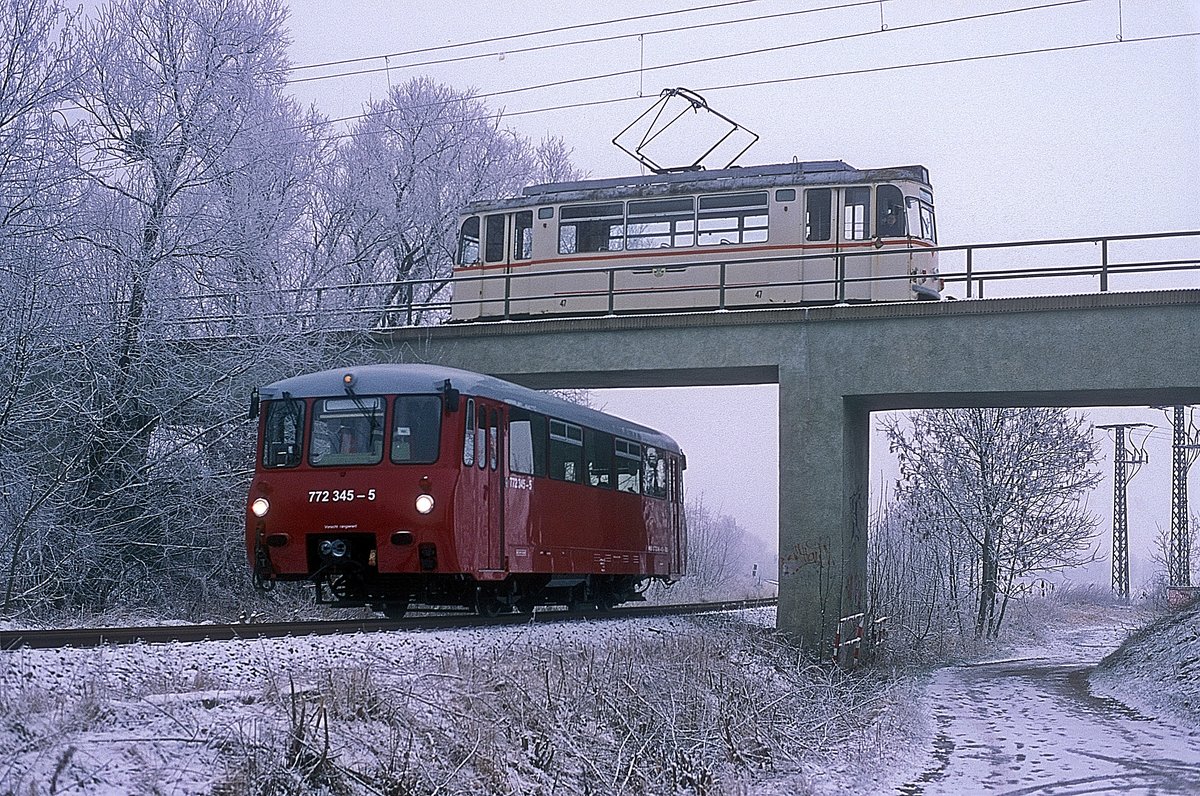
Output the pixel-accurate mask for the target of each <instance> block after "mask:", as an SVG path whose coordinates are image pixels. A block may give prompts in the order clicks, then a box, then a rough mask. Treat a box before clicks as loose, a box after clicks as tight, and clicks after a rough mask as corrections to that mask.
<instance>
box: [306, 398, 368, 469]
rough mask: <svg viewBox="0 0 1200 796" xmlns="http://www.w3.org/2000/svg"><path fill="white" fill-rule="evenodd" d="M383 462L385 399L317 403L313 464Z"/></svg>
mask: <svg viewBox="0 0 1200 796" xmlns="http://www.w3.org/2000/svg"><path fill="white" fill-rule="evenodd" d="M382 459H383V399H382V398H379V397H365V398H364V397H359V396H351V397H349V398H320V399H318V400H316V401H314V402H313V419H312V435H311V444H310V446H309V455H308V461H309V464H312V465H315V466H318V467H332V466H344V465H352V464H379V462H380V461H381V460H382Z"/></svg>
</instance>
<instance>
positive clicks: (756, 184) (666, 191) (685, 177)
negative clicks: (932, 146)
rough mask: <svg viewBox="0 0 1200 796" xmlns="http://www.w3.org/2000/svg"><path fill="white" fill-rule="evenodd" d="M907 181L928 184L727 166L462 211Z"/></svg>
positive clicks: (577, 187)
mask: <svg viewBox="0 0 1200 796" xmlns="http://www.w3.org/2000/svg"><path fill="white" fill-rule="evenodd" d="M895 180H913V181H916V182H919V183H921V184H923V185H929V170H928V169H926V168H925V167H924V166H916V165H914V166H891V167H888V168H879V169H856V168H854V167H853V166H850V165H849V164H847V163H845V162H844V161H841V160H809V161H797V162H794V163H776V164H770V165H763V166H733V167H731V168H727V169H714V170H712V171H703V170H701V171H683V172H672V173H670V174H643V175H633V176H629V177H611V178H607V179H599V180H578V181H575V182H551V183H545V184H542V185H529V186H526V187H525V189H524V191H523V195H521V196H514V197H509V198H507V199H492V200H485V201H478V202H472V203H470V204H469V205H467V208H466V212H468V213H474V212H480V211H484V210H500V209H509V208H516V207H534V206H537V205H547V204H558V203H561V202H579V201H604V200H606V199H637V198H651V197H657V196H673V195H677V194H702V193H714V192H725V191H737V190H750V189H755V188H787V187H793V186H814V185H846V184H854V183H864V182H892V181H895Z"/></svg>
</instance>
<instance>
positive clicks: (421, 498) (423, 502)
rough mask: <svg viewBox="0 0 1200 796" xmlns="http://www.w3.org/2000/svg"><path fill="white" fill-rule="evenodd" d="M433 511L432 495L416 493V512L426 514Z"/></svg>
mask: <svg viewBox="0 0 1200 796" xmlns="http://www.w3.org/2000/svg"><path fill="white" fill-rule="evenodd" d="M431 511H433V495H417V512H418V513H420V514H428V513H429V512H431Z"/></svg>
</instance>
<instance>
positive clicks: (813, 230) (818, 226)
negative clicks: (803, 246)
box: [804, 188, 833, 240]
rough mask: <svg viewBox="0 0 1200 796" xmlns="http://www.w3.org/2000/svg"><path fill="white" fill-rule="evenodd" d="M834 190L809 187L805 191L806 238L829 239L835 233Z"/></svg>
mask: <svg viewBox="0 0 1200 796" xmlns="http://www.w3.org/2000/svg"><path fill="white" fill-rule="evenodd" d="M832 216H833V190H832V189H830V188H809V189H808V190H807V191H805V192H804V239H805V240H829V238H830V236H831V235H832V233H833V219H832Z"/></svg>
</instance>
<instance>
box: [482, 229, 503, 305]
mask: <svg viewBox="0 0 1200 796" xmlns="http://www.w3.org/2000/svg"><path fill="white" fill-rule="evenodd" d="M507 237H508V214H506V213H493V214H491V215H486V216H484V217H483V252H482V254H483V257H482V261H483V269H482V270H483V274H482V276H483V279H482V280H480V282H479V304H480V306H479V310H480V313H479V314H480V315H481V316H483V317H485V318H494V317H496V316H498V315H504V295H505V282H506V278H507V276H508V273H509V267H508V258H507V256H506V254H507V252H508V246H507V245H506V242H507Z"/></svg>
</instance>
